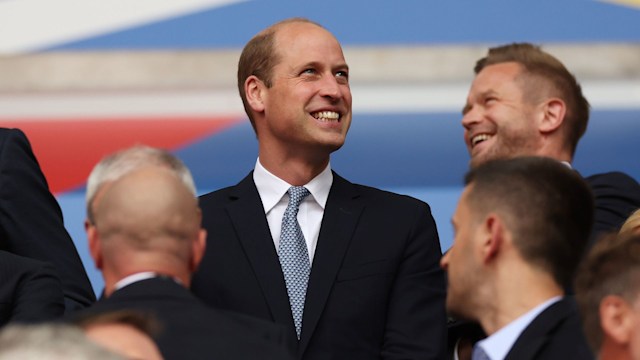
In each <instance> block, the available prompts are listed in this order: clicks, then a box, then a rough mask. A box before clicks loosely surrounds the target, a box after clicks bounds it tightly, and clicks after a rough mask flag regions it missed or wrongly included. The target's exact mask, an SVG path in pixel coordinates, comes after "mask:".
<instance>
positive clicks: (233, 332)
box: [74, 277, 293, 360]
mask: <svg viewBox="0 0 640 360" xmlns="http://www.w3.org/2000/svg"><path fill="white" fill-rule="evenodd" d="M124 309H129V310H135V311H141V312H146V313H150V314H151V315H152V316H153V317H155V318H156V319H157V320H158V321H159V323H160V327H161V329H160V332H159V333H158V334H157V335H156V336H155V338H154V340H155V341H156V343H157V344H158V348H159V349H160V352H161V353H162V356H163V357H164V358H165V359H166V360H172V359H180V360H182V359H187V360H197V359H203V360H204V359H238V360H259V359H274V360H280V359H282V360H289V359H293V349H292V345H291V343H289V342H288V340H289V339H288V337H287V336H286V333H285V329H284V328H283V327H281V326H278V325H276V324H273V323H270V322H267V321H263V320H260V319H255V318H251V317H248V316H245V315H242V314H233V313H230V312H223V311H219V310H216V309H212V308H209V307H207V306H206V305H204V304H203V303H202V301H200V300H199V299H198V298H196V297H195V296H193V294H191V293H190V292H189V290H187V289H186V288H184V287H183V286H182V285H179V284H178V283H176V282H175V281H174V280H172V279H169V278H166V277H157V278H152V279H147V280H142V281H138V282H135V283H133V284H130V285H127V286H125V287H123V288H122V289H119V290H117V291H115V292H114V293H113V294H111V296H109V297H108V298H101V299H100V300H99V301H98V302H97V303H96V304H95V305H93V306H91V307H89V308H87V309H85V310H83V311H80V312H78V313H76V314H74V317H80V318H81V317H84V316H90V315H92V314H97V313H104V312H109V311H116V310H124Z"/></svg>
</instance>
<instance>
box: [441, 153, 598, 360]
mask: <svg viewBox="0 0 640 360" xmlns="http://www.w3.org/2000/svg"><path fill="white" fill-rule="evenodd" d="M465 183H466V187H465V189H464V191H463V193H462V196H461V198H460V201H459V203H458V207H457V209H456V211H455V214H454V216H453V219H452V223H453V227H454V232H455V239H454V243H453V246H452V247H451V248H450V249H449V251H448V252H447V253H446V254H445V255H444V257H443V258H442V261H441V264H442V267H443V268H444V269H445V270H447V274H448V293H447V309H448V310H449V312H450V313H451V314H453V315H455V316H457V317H459V318H462V319H468V320H473V321H477V322H479V323H480V325H481V326H482V329H483V330H484V331H485V332H486V334H488V335H489V336H488V337H487V338H486V339H484V340H482V341H480V342H478V343H477V344H476V345H475V347H474V355H473V358H474V359H476V358H477V359H487V358H488V359H491V360H501V359H518V360H524V359H591V358H592V355H591V352H590V351H589V348H588V346H587V343H586V340H585V339H584V335H583V334H582V329H581V326H580V320H579V315H578V312H577V309H576V308H575V304H574V303H573V302H572V301H571V300H570V298H567V297H565V296H564V295H565V292H564V287H563V284H565V283H566V282H567V281H570V279H572V276H573V275H574V271H575V268H576V266H577V265H578V262H579V260H580V258H581V255H582V250H583V249H584V247H585V245H586V243H585V241H584V239H585V238H586V237H588V235H589V230H590V228H591V224H592V220H593V199H592V195H591V192H590V190H589V188H588V186H587V184H586V183H585V182H584V181H583V180H582V178H581V177H580V176H579V175H578V174H577V173H575V172H574V171H572V170H570V169H569V168H567V167H566V166H564V165H562V164H560V163H559V162H557V161H555V160H551V159H548V158H542V157H519V158H514V159H509V160H504V159H503V160H493V161H489V162H486V163H484V164H482V165H479V166H476V167H474V168H473V169H472V170H471V171H470V172H469V173H468V174H467V176H466V178H465ZM480 354H482V355H480ZM477 356H486V357H477Z"/></svg>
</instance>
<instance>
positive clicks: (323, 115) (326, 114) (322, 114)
mask: <svg viewBox="0 0 640 360" xmlns="http://www.w3.org/2000/svg"><path fill="white" fill-rule="evenodd" d="M311 116H313V117H314V118H316V119H318V120H320V121H337V120H338V119H340V114H338V113H337V112H335V111H318V112H317V113H313V114H311Z"/></svg>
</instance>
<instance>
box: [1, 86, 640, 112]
mask: <svg viewBox="0 0 640 360" xmlns="http://www.w3.org/2000/svg"><path fill="white" fill-rule="evenodd" d="M468 87H469V85H468V84H461V83H460V84H433V85H397V86H382V85H379V86H376V85H367V86H352V93H353V111H354V113H355V114H356V115H357V114H358V113H428V112H456V113H458V112H460V111H461V109H462V106H463V105H464V102H465V99H466V96H467V91H468ZM583 89H584V93H585V96H586V97H587V99H589V102H590V103H591V106H592V108H593V109H594V110H610V109H619V110H625V109H640V81H598V82H584V83H583ZM180 115H182V116H202V115H204V116H212V115H213V116H244V110H243V108H242V103H241V101H240V98H239V95H238V93H237V91H236V90H235V89H218V90H184V91H155V92H154V91H147V92H94V93H92V92H82V93H41V94H38V93H5V94H2V93H0V120H2V119H4V120H7V119H11V120H16V119H20V118H31V119H33V118H42V119H43V120H44V119H47V118H66V119H73V118H78V119H86V118H106V117H108V118H118V117H129V118H130V117H132V116H133V117H135V116H141V117H153V116H180Z"/></svg>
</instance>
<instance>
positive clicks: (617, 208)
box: [585, 171, 640, 246]
mask: <svg viewBox="0 0 640 360" xmlns="http://www.w3.org/2000/svg"><path fill="white" fill-rule="evenodd" d="M585 180H586V181H587V183H588V184H589V186H590V187H591V190H592V191H593V195H594V197H595V204H596V213H595V218H594V220H595V222H594V224H593V231H592V235H591V240H590V246H591V245H593V243H594V242H595V241H596V240H597V237H598V236H600V235H602V234H603V233H607V232H611V231H614V232H615V231H618V230H619V229H620V226H622V224H623V223H624V221H625V220H626V219H627V218H628V217H629V215H631V213H632V212H634V211H635V210H637V209H640V184H638V182H637V181H636V180H635V179H633V178H632V177H630V176H629V175H627V174H625V173H621V172H618V171H615V172H608V173H603V174H596V175H592V176H589V177H587V178H585Z"/></svg>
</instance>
